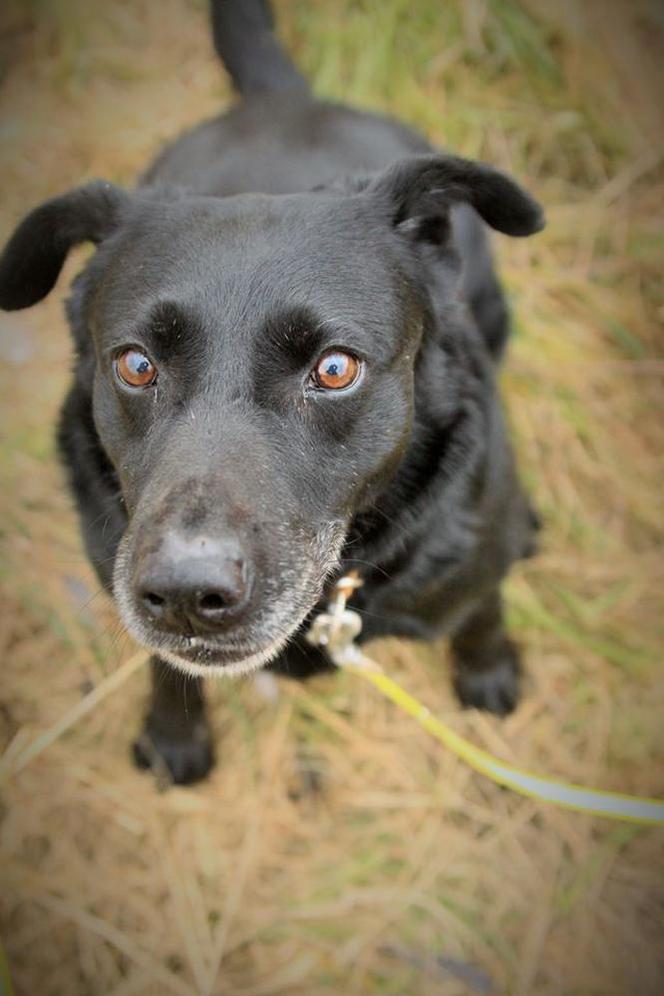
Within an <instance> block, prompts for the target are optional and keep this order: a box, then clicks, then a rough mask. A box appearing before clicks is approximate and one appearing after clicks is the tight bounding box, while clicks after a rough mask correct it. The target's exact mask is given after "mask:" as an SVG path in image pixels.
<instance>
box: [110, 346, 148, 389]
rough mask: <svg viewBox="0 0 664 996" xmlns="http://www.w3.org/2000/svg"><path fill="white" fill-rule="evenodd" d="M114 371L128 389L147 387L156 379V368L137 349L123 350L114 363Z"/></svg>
mask: <svg viewBox="0 0 664 996" xmlns="http://www.w3.org/2000/svg"><path fill="white" fill-rule="evenodd" d="M115 371H116V373H117V375H118V377H119V378H120V380H121V381H122V383H123V384H127V385H128V386H129V387H149V385H150V384H154V382H155V380H156V379H157V368H156V367H155V366H153V364H152V362H151V361H150V360H149V359H148V358H147V356H146V355H145V353H141V351H140V350H139V349H125V351H124V353H121V354H120V356H118V358H117V360H116V361H115Z"/></svg>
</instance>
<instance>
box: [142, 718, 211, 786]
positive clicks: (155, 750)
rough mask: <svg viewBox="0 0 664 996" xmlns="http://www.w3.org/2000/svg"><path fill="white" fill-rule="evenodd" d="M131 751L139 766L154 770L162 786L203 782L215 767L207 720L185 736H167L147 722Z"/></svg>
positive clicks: (158, 782)
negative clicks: (152, 728) (151, 727)
mask: <svg viewBox="0 0 664 996" xmlns="http://www.w3.org/2000/svg"><path fill="white" fill-rule="evenodd" d="M132 751H133V755H134V763H135V764H136V767H137V768H140V769H142V770H146V769H149V770H150V771H152V773H153V775H154V776H155V778H156V780H157V784H158V785H159V787H160V788H168V786H169V785H173V784H174V785H192V784H193V783H194V782H200V781H202V780H203V779H204V778H205V777H206V776H207V775H208V774H209V772H210V770H211V769H212V767H213V766H214V749H213V746H212V740H211V737H210V731H209V730H208V728H207V726H206V724H205V723H204V722H200V723H198V724H197V725H196V726H195V727H194V729H193V730H192V732H191V736H189V737H186V738H175V737H166V736H164V735H163V733H157V732H156V731H155V730H151V729H150V726H149V724H148V725H147V726H146V727H145V729H144V730H143V732H142V733H141V735H140V737H139V738H138V740H136V741H135V742H134V744H133V748H132Z"/></svg>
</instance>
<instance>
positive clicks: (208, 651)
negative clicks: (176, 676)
mask: <svg viewBox="0 0 664 996" xmlns="http://www.w3.org/2000/svg"><path fill="white" fill-rule="evenodd" d="M309 611H310V610H309V609H307V610H306V611H303V612H302V613H300V614H299V615H298V616H297V617H295V618H293V619H291V620H290V623H289V624H286V626H283V627H282V628H281V633H280V635H279V636H278V637H276V638H272V639H271V640H269V641H267V642H265V643H260V644H259V643H254V644H246V645H244V646H242V645H240V644H237V643H233V644H231V645H227V646H223V645H221V644H218V643H216V642H215V641H214V640H206V639H204V638H203V637H194V636H192V637H188V636H181V637H172V638H169V637H167V636H165V635H162V634H156V633H155V634H153V633H152V632H151V631H150V630H149V629H148V628H147V627H146V626H145V625H144V624H143V623H142V622H141V621H140V620H139V619H138V618H137V617H136V615H135V614H134V613H133V612H130V613H127V614H125V613H124V612H121V615H122V616H123V621H124V623H125V625H126V627H127V629H128V631H129V632H130V633H131V635H132V636H133V637H134V639H135V640H136V641H137V643H140V644H141V645H142V646H144V647H145V648H146V649H147V650H149V651H151V652H152V653H153V654H156V655H157V656H158V657H159V658H160V659H161V660H164V661H166V662H167V663H168V664H171V665H172V666H173V667H174V668H177V669H178V670H180V671H183V672H184V673H185V674H188V675H192V676H196V677H213V676H218V675H223V676H224V677H226V678H235V677H238V676H239V675H243V674H250V673H251V672H252V671H258V670H259V669H260V668H262V667H264V666H265V665H266V664H269V663H270V661H272V660H274V659H275V657H277V656H278V655H279V653H280V652H281V651H282V650H283V649H284V647H285V646H286V644H287V643H288V641H289V640H290V639H291V637H292V636H293V635H294V634H295V633H296V632H297V630H298V629H299V628H300V626H301V625H302V623H303V622H304V620H305V619H306V617H307V615H308V613H309Z"/></svg>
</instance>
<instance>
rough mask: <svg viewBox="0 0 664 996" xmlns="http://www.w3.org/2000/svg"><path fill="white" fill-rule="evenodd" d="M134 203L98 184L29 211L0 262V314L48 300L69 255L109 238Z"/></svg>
mask: <svg viewBox="0 0 664 996" xmlns="http://www.w3.org/2000/svg"><path fill="white" fill-rule="evenodd" d="M130 201H131V198H130V196H129V194H127V193H126V192H125V191H124V190H121V189H120V188H119V187H115V186H113V184H112V183H107V182H106V181H104V180H94V181H93V182H92V183H88V184H86V186H84V187H77V188H76V189H75V190H70V191H69V193H67V194H63V195H62V196H61V197H54V198H53V200H50V201H46V203H45V204H42V205H41V206H40V207H38V208H35V210H34V211H31V212H30V214H29V215H28V216H27V218H24V219H23V221H22V222H21V224H20V225H19V226H18V228H17V229H16V231H15V232H14V234H13V235H12V237H11V238H10V240H9V242H8V243H7V245H6V247H5V250H4V252H3V253H2V256H0V308H3V309H4V310H5V311H16V310H17V309H19V308H28V307H30V305H31V304H36V303H37V301H41V299H42V298H44V297H46V295H47V294H48V292H49V291H50V290H51V288H52V287H53V285H54V284H55V281H56V280H57V279H58V275H59V273H60V270H61V269H62V266H63V264H64V261H65V259H66V258H67V253H68V252H69V250H70V249H72V248H73V247H74V246H75V245H78V244H79V243H80V242H94V243H96V244H98V243H99V242H101V241H102V240H103V239H105V238H107V237H108V236H109V235H111V234H112V233H113V232H114V231H115V229H116V228H117V227H118V225H119V224H120V221H121V218H122V215H123V213H124V211H125V210H126V208H127V207H128V205H129V203H130Z"/></svg>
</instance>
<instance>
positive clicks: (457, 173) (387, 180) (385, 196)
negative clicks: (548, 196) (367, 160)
mask: <svg viewBox="0 0 664 996" xmlns="http://www.w3.org/2000/svg"><path fill="white" fill-rule="evenodd" d="M366 192H367V193H368V194H370V195H372V196H374V197H379V198H381V199H382V201H383V203H384V205H385V206H386V208H387V210H388V211H389V212H391V214H390V220H391V221H392V224H393V225H394V226H395V227H396V228H397V229H398V230H399V231H401V232H402V233H404V234H407V235H409V236H411V237H412V238H415V239H421V240H424V241H428V242H442V241H443V240H444V238H445V237H446V235H447V232H448V215H449V209H450V207H451V206H452V204H458V203H461V202H465V203H467V204H471V205H472V207H474V208H475V210H476V211H477V213H478V214H479V215H480V216H481V217H482V218H483V219H484V221H485V222H486V223H487V225H490V226H491V227H492V228H495V229H496V230H497V231H499V232H504V233H505V234H506V235H532V234H533V233H534V232H538V231H539V230H540V229H541V228H543V227H544V216H543V214H542V209H541V208H540V206H539V204H538V203H537V202H536V201H535V200H533V198H532V197H531V196H530V195H529V194H527V193H526V191H525V190H522V189H521V187H520V186H519V185H518V184H517V183H515V182H514V180H511V179H510V178H509V177H508V176H505V174H504V173H500V172H499V171H498V170H496V169H493V168H492V167H491V166H487V165H485V164H484V163H479V162H473V161H472V160H470V159H461V158H460V157H459V156H445V155H424V156H411V157H409V158H408V159H400V160H399V161H398V162H396V163H394V164H393V165H392V166H389V167H388V168H387V169H386V170H385V171H384V172H383V173H380V174H379V175H378V176H377V177H375V178H374V179H373V180H372V182H371V183H370V184H369V185H368V186H367V187H366Z"/></svg>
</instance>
